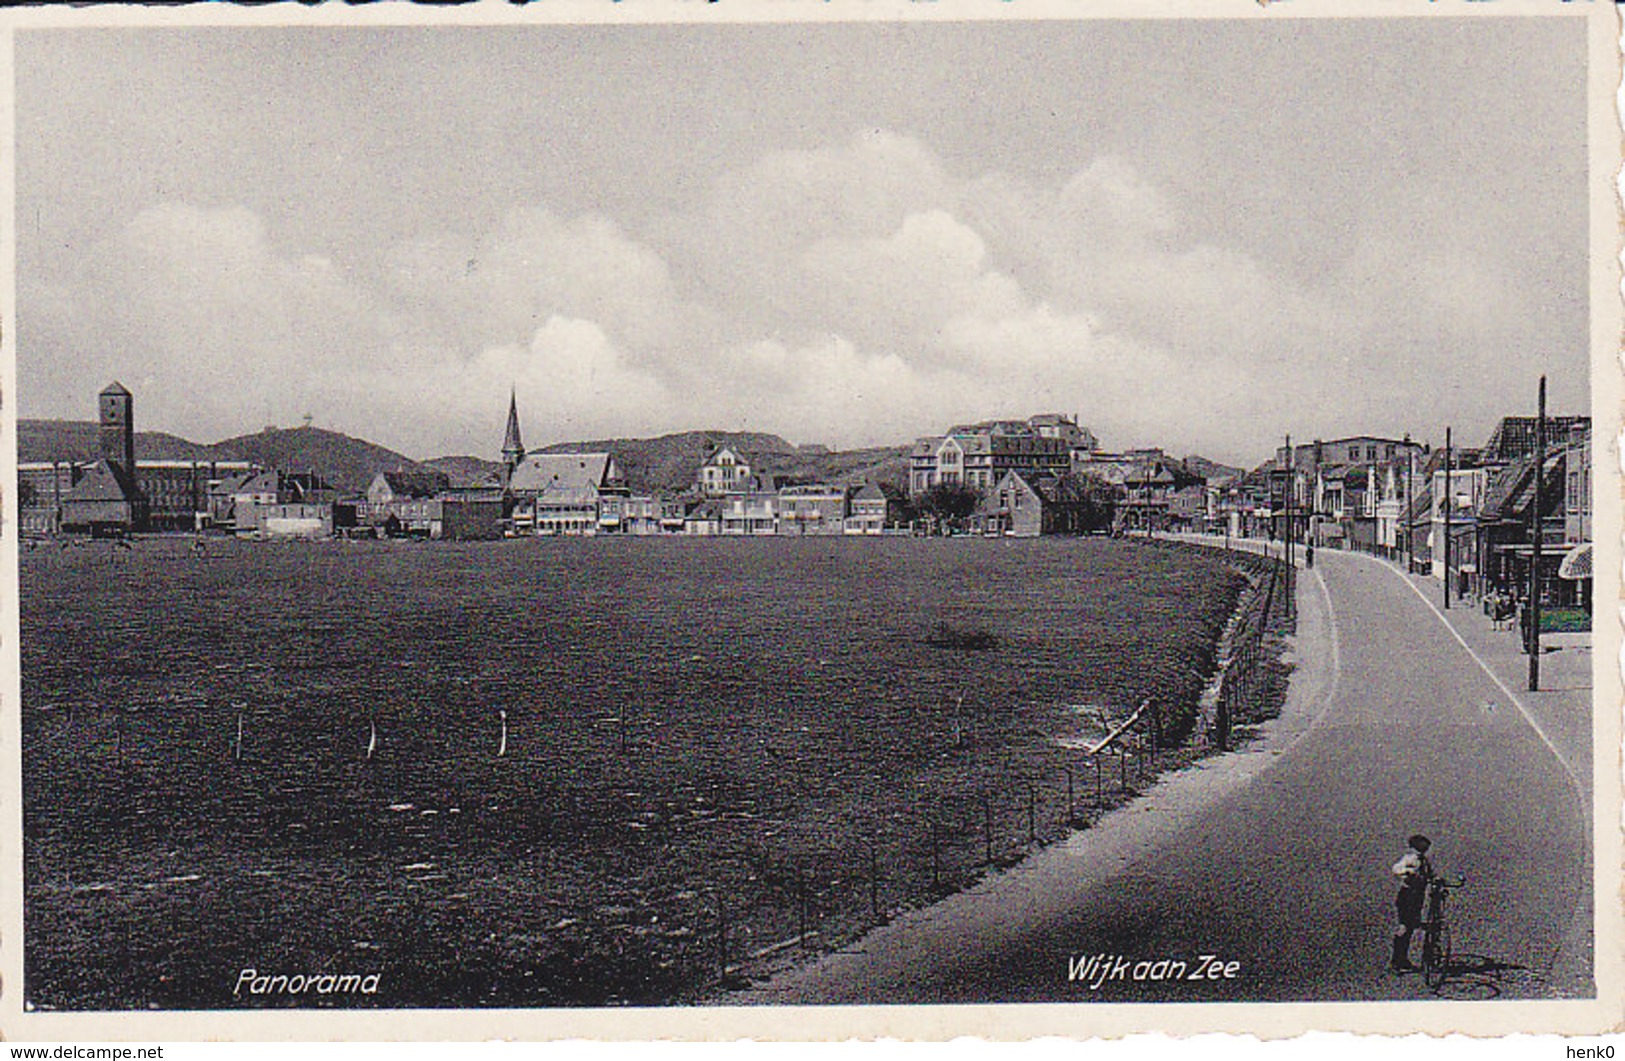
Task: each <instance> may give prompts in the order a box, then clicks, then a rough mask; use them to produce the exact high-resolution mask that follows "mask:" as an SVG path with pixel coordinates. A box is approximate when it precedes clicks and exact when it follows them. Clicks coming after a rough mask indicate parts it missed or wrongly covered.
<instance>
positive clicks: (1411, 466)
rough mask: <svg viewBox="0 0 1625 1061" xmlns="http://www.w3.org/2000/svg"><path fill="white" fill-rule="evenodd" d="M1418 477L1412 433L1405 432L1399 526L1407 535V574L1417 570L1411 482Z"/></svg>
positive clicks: (1401, 531) (1402, 532)
mask: <svg viewBox="0 0 1625 1061" xmlns="http://www.w3.org/2000/svg"><path fill="white" fill-rule="evenodd" d="M1415 477H1416V450H1415V449H1413V448H1412V447H1411V433H1410V432H1409V431H1407V432H1405V489H1403V490H1401V491H1400V502H1399V526H1400V533H1401V534H1403V535H1405V573H1406V574H1407V575H1409V574H1411V573H1412V572H1413V571H1414V570H1415V568H1416V556H1415V552H1416V547H1415V545H1414V544H1413V543H1412V541H1411V492H1412V491H1413V490H1414V489H1415V487H1413V486H1412V484H1411V480H1412V479H1414V478H1415Z"/></svg>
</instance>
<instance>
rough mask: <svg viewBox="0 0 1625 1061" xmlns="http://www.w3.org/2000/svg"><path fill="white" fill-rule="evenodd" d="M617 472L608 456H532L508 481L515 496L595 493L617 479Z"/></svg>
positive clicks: (516, 467) (562, 454) (600, 454)
mask: <svg viewBox="0 0 1625 1061" xmlns="http://www.w3.org/2000/svg"><path fill="white" fill-rule="evenodd" d="M620 477H621V475H620V469H619V468H617V467H616V466H615V460H614V458H612V457H611V456H610V455H609V454H608V453H532V454H529V455H528V456H526V457H525V459H524V460H522V461H520V462H519V463H518V464H517V465H516V466H515V467H514V470H513V475H512V476H511V477H509V479H508V489H510V490H513V491H514V492H516V493H536V494H539V493H541V492H542V491H543V490H547V489H549V488H550V487H551V488H553V489H555V490H556V489H568V488H582V489H590V490H592V491H594V492H595V493H596V492H597V491H598V490H600V489H602V488H604V487H607V486H611V485H615V484H616V483H617V482H618V481H619V479H620Z"/></svg>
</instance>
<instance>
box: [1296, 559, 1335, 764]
mask: <svg viewBox="0 0 1625 1061" xmlns="http://www.w3.org/2000/svg"><path fill="white" fill-rule="evenodd" d="M1315 584H1316V585H1318V586H1319V587H1320V599H1321V600H1323V601H1325V602H1326V625H1327V627H1328V629H1329V632H1330V635H1331V638H1330V640H1331V643H1332V674H1331V678H1330V679H1329V680H1328V681H1327V682H1326V691H1325V692H1323V693H1322V694H1321V697H1320V710H1319V711H1316V712H1315V717H1314V718H1312V719H1310V720H1309V726H1308V728H1307V729H1305V730H1304V731H1303V735H1304V736H1308V735H1309V731H1310V730H1312V729H1314V728H1315V727H1316V726H1318V725H1320V720H1321V719H1323V718H1325V717H1326V708H1327V707H1329V706H1331V702H1332V697H1334V696H1336V695H1337V687H1338V685H1339V684H1340V683H1341V682H1342V680H1343V648H1342V643H1343V633H1342V631H1341V630H1340V629H1339V628H1338V625H1337V609H1336V608H1333V607H1332V594H1331V591H1330V590H1328V589H1327V588H1326V579H1325V578H1324V577H1322V575H1321V573H1320V572H1319V571H1316V572H1315ZM1299 739H1300V740H1301V739H1302V738H1301V737H1300V738H1299ZM1293 743H1294V744H1296V743H1297V741H1293Z"/></svg>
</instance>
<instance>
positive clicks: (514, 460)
mask: <svg viewBox="0 0 1625 1061" xmlns="http://www.w3.org/2000/svg"><path fill="white" fill-rule="evenodd" d="M524 459H525V443H524V442H523V441H522V440H521V439H520V438H519V395H518V393H517V392H516V391H515V390H513V389H511V388H510V389H509V391H508V432H507V434H506V435H504V436H503V438H502V463H503V464H506V465H507V466H508V470H509V471H512V470H513V469H514V467H515V466H516V465H517V464H518V463H519V462H520V461H522V460H524Z"/></svg>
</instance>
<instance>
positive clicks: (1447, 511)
mask: <svg viewBox="0 0 1625 1061" xmlns="http://www.w3.org/2000/svg"><path fill="white" fill-rule="evenodd" d="M1439 504H1440V505H1441V506H1442V507H1443V508H1444V610H1445V611H1449V610H1450V429H1449V428H1448V427H1447V428H1445V429H1444V496H1442V497H1441V498H1439Z"/></svg>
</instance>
